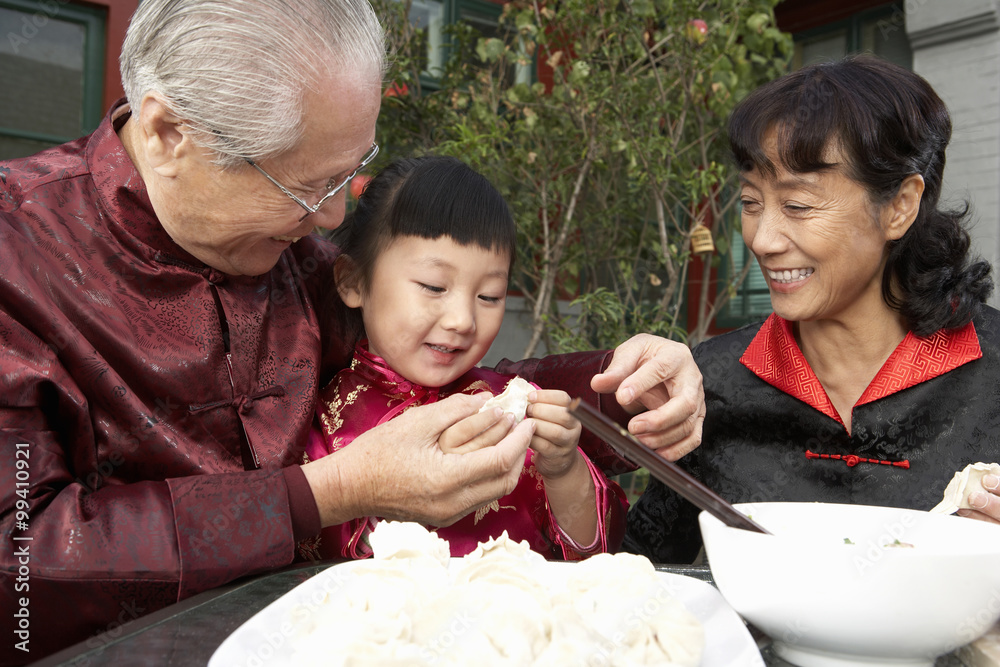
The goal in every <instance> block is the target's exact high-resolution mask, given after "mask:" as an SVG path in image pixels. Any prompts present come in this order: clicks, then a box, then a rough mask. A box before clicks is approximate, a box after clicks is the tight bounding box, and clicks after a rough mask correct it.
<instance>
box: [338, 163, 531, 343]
mask: <svg viewBox="0 0 1000 667" xmlns="http://www.w3.org/2000/svg"><path fill="white" fill-rule="evenodd" d="M402 236H417V237H420V238H426V239H437V238H441V237H447V238H450V239H451V240H453V241H454V242H455V243H457V244H459V245H462V246H478V247H480V248H483V249H484V250H492V251H493V252H496V253H497V254H501V255H502V254H506V255H507V256H508V257H509V258H510V266H511V267H513V264H514V257H515V254H516V251H517V227H516V226H515V223H514V217H513V215H512V214H511V211H510V207H509V206H508V205H507V202H506V200H505V199H504V198H503V195H501V194H500V192H499V191H498V190H497V189H496V188H495V187H493V184H492V183H490V181H489V179H487V178H486V177H485V176H483V175H482V174H480V173H478V172H477V171H475V170H474V169H472V168H471V167H470V166H469V165H467V164H465V163H464V162H462V161H461V160H459V159H457V158H453V157H448V156H440V155H425V156H422V157H416V158H403V159H399V160H396V161H394V162H392V163H391V164H389V165H388V166H386V167H385V168H384V169H383V170H382V171H381V172H379V173H378V175H377V176H375V177H374V178H373V179H372V180H371V181H369V183H368V185H367V186H365V189H364V191H363V192H362V194H361V196H360V197H359V198H358V202H357V206H356V207H355V209H354V211H352V212H351V213H350V214H349V215H348V216H347V218H346V219H345V220H344V223H343V224H342V225H341V226H340V227H338V228H337V230H336V231H335V232H334V234H333V240H334V242H335V243H336V244H337V245H338V246H339V247H340V251H341V253H342V254H343V255H346V256H348V257H349V258H350V259H351V262H352V265H353V266H352V268H353V273H354V277H355V279H356V280H358V283H359V285H360V286H361V287H362V289H368V288H369V286H370V285H371V279H372V275H373V273H374V271H375V262H376V261H377V260H378V257H379V255H380V254H381V253H382V251H383V250H385V248H386V247H388V246H389V244H390V243H392V241H393V240H395V239H396V238H399V237H402ZM332 291H333V292H334V293H336V290H335V289H334V290H332ZM331 302H332V306H333V307H334V308H335V309H336V311H337V314H336V319H338V320H339V321H340V324H341V326H343V327H344V328H343V329H341V330H342V331H344V332H345V335H347V336H350V337H353V338H354V340H357V339H358V338H360V336H361V335H363V327H362V324H361V314H360V312H359V311H358V310H357V309H353V308H348V307H347V306H345V305H344V304H343V302H341V301H340V298H339V295H337V296H332V298H328V299H327V303H331ZM327 316H329V313H328V314H327Z"/></svg>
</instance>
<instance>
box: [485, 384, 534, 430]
mask: <svg viewBox="0 0 1000 667" xmlns="http://www.w3.org/2000/svg"><path fill="white" fill-rule="evenodd" d="M534 390H535V387H534V386H532V384H531V383H530V382H528V381H527V380H525V379H524V378H519V377H515V378H514V379H513V380H511V381H510V382H508V383H507V387H506V388H505V389H504V390H503V393H502V394H497V395H496V396H494V397H493V398H491V399H490V400H488V401H486V404H485V405H483V407H481V408H479V411H480V412H482V411H483V410H489V409H491V408H495V407H497V406H499V407H501V408H503V411H504V412H509V413H511V414H512V415H514V421H515V423H518V422H521V421H522V420H523V419H524V414H525V412H527V410H528V394H530V393H531V392H533V391H534Z"/></svg>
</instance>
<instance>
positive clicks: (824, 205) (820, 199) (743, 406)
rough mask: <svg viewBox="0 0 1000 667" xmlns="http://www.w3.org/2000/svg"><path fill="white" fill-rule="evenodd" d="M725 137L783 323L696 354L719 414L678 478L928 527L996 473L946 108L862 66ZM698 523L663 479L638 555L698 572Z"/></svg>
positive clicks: (631, 543) (992, 394)
mask: <svg viewBox="0 0 1000 667" xmlns="http://www.w3.org/2000/svg"><path fill="white" fill-rule="evenodd" d="M729 131H730V141H731V145H732V151H733V154H734V157H735V159H736V162H737V164H738V165H739V168H740V172H741V173H740V180H741V184H742V193H741V199H742V208H743V213H742V222H743V239H744V241H745V242H746V244H747V246H748V247H749V248H750V250H751V251H752V252H753V254H754V256H755V257H756V258H757V261H758V263H759V264H760V267H761V271H762V272H763V274H764V278H765V280H766V281H767V285H768V289H769V290H770V294H771V302H772V305H773V308H774V313H773V314H772V315H771V316H770V317H768V318H767V320H766V321H764V322H763V323H758V324H754V325H750V326H746V327H743V328H742V329H739V330H737V331H733V332H731V333H728V334H725V335H722V336H718V337H716V338H714V339H712V340H709V341H707V342H706V343H704V344H702V345H700V346H699V347H698V348H697V349H696V350H695V359H696V361H697V362H698V365H699V367H700V368H701V371H702V373H703V375H704V382H705V394H706V403H707V408H708V415H707V417H706V422H705V431H704V439H703V445H702V447H701V448H700V449H698V450H697V451H696V452H695V453H693V454H692V455H691V456H689V457H688V458H687V459H685V460H684V461H685V464H686V465H687V466H688V467H689V468H690V469H691V470H692V471H694V472H695V474H697V475H698V476H700V478H701V479H702V480H704V481H705V482H706V483H707V484H708V485H709V486H711V487H712V488H714V489H715V490H716V491H718V492H719V493H720V494H721V495H722V496H724V497H725V498H726V499H728V500H729V501H731V502H749V501H825V502H842V503H863V504H874V505H889V506H900V507H911V508H916V509H930V508H931V507H932V506H934V505H935V504H936V503H937V502H938V501H940V500H941V495H942V491H943V489H944V487H945V485H946V483H947V481H948V480H949V479H950V477H951V476H952V474H953V473H954V472H955V471H956V470H959V469H961V468H963V467H964V466H965V465H967V464H969V463H972V462H975V461H994V460H1000V315H998V313H997V311H996V310H994V309H992V308H989V307H987V306H985V305H983V302H984V301H985V299H986V298H987V297H988V296H989V294H990V292H991V290H992V281H991V279H990V276H989V273H990V268H989V265H988V264H987V263H986V262H983V261H975V260H972V259H970V257H969V236H968V234H967V233H966V231H965V230H964V229H963V227H962V224H961V223H962V219H963V218H964V217H965V212H964V211H962V212H957V213H954V212H946V211H942V210H939V208H938V198H939V195H940V192H941V182H942V178H943V172H944V164H945V148H946V146H947V144H948V140H949V138H950V135H951V121H950V119H949V116H948V112H947V110H946V108H945V106H944V104H943V102H942V101H941V100H940V98H939V97H938V96H937V95H936V94H935V93H934V91H933V90H932V89H931V87H930V86H929V85H928V84H927V82H926V81H924V80H923V79H921V78H920V77H919V76H917V75H916V74H914V73H912V72H909V71H907V70H904V69H902V68H899V67H896V66H894V65H892V64H889V63H887V62H884V61H881V60H879V59H877V58H875V57H872V56H859V57H854V58H849V59H846V60H843V61H841V62H837V63H831V64H822V65H816V66H812V67H807V68H805V69H802V70H799V71H797V72H795V73H792V74H789V75H787V76H785V77H783V78H781V79H778V80H776V81H774V82H771V83H770V84H767V85H765V86H763V87H761V88H760V89H758V90H756V91H755V92H754V93H752V94H751V95H750V96H749V97H748V98H747V99H746V100H744V101H743V102H742V103H741V104H740V105H739V106H738V108H737V109H736V110H735V111H734V113H733V116H732V118H731V120H730V125H729ZM997 482H998V480H996V479H995V478H988V479H987V480H986V484H985V486H986V487H987V488H993V487H994V486H996V484H997ZM973 501H974V502H975V503H978V505H977V506H981V507H982V508H983V509H984V511H985V513H977V514H979V515H980V518H986V517H987V516H992V517H994V518H997V517H1000V513H997V512H996V511H995V510H994V509H993V508H995V507H997V506H1000V498H998V497H995V496H991V494H982V496H978V497H974V498H973ZM987 503H989V506H988V507H987ZM966 513H968V512H966ZM694 515H695V510H694V508H693V507H692V506H691V505H690V504H688V503H687V502H685V501H682V500H680V499H679V498H678V497H677V496H676V494H674V493H673V492H672V491H670V490H669V489H667V488H665V487H664V486H663V485H661V484H659V483H657V482H655V481H654V482H652V483H651V484H650V487H649V489H648V490H647V491H646V493H645V495H644V496H643V497H642V498H641V500H640V501H639V503H638V504H637V505H636V506H635V507H634V508H633V509H632V510H631V512H630V514H629V526H628V535H627V538H626V544H625V548H626V549H629V550H633V551H637V552H640V553H645V554H647V555H648V556H650V557H651V558H654V559H655V560H659V561H664V562H671V561H672V562H681V561H687V560H690V559H691V558H692V557H693V556H694V555H695V554H696V552H697V548H698V546H699V544H700V537H699V532H698V528H697V525H696V523H695V521H694Z"/></svg>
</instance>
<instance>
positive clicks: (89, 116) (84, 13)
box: [0, 0, 107, 145]
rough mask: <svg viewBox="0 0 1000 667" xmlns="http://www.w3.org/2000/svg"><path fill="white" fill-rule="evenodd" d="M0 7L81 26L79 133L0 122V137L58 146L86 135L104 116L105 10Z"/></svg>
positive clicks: (34, 3) (25, 2) (21, 0)
mask: <svg viewBox="0 0 1000 667" xmlns="http://www.w3.org/2000/svg"><path fill="white" fill-rule="evenodd" d="M0 7H3V8H5V9H10V10H13V11H17V12H23V13H25V14H44V15H45V16H47V17H49V18H50V19H56V20H60V21H66V22H68V23H77V24H81V25H83V26H84V43H83V71H82V78H83V95H82V98H81V112H82V113H81V116H80V132H79V133H78V134H77V135H75V136H61V135H52V134H47V133H44V132H35V131H32V130H23V129H19V128H16V127H10V126H7V125H0V136H4V137H11V138H14V139H24V140H28V141H38V142H44V143H50V144H53V145H59V144H63V143H66V142H67V141H72V140H73V139H76V138H78V137H81V136H83V135H86V134H89V133H91V132H93V131H94V130H95V129H97V126H98V125H100V123H101V119H103V118H104V111H105V110H104V65H105V62H104V58H105V48H106V44H107V12H106V10H105V9H100V8H96V7H87V6H83V5H76V4H64V5H61V6H60V7H59V9H58V11H57V12H56V13H55V14H53V13H51V12H50V11H48V10H47V8H46V7H45V6H43V3H42V2H40V1H38V0H0Z"/></svg>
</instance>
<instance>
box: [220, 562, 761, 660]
mask: <svg viewBox="0 0 1000 667" xmlns="http://www.w3.org/2000/svg"><path fill="white" fill-rule="evenodd" d="M457 560H459V559H453V561H452V562H453V563H454V562H455V561H457ZM357 563H358V561H352V562H348V563H341V564H339V565H334V566H332V567H330V568H328V569H326V570H323V571H322V572H320V573H319V574H317V575H315V576H313V577H311V578H310V579H308V580H307V581H304V582H303V583H301V584H299V585H298V586H296V587H295V588H293V589H292V590H290V591H288V592H287V593H285V595H283V596H281V597H280V598H278V599H277V600H275V601H274V602H272V603H271V604H270V605H268V606H267V607H265V608H264V609H262V610H260V611H259V612H257V614H255V615H254V616H253V617H252V618H250V620H248V621H247V622H246V623H244V624H243V625H241V626H240V627H239V628H237V629H236V631H235V632H233V634H231V635H230V636H229V637H228V638H226V640H225V641H224V642H222V644H221V645H220V646H219V648H218V649H216V651H215V653H214V654H212V658H211V660H209V662H208V667H242V666H246V667H278V666H286V665H287V666H288V667H292V666H293V665H294V666H295V667H302V666H301V665H300V664H296V663H294V662H293V661H292V654H293V652H294V649H295V646H294V644H293V642H294V636H295V634H296V633H295V626H294V624H293V620H292V619H293V618H295V613H294V612H295V611H296V610H297V609H298V611H299V612H300V611H301V608H300V606H306V607H308V608H315V607H316V606H317V605H318V604H321V603H322V600H323V599H324V598H325V596H326V595H327V594H333V595H336V594H337V591H338V590H340V589H342V587H343V584H344V582H345V578H349V577H350V574H351V572H350V570H351V568H352V567H353V566H355V565H356V564H357ZM544 565H545V567H546V568H551V569H552V572H551V574H552V576H553V579H557V578H561V577H560V575H563V574H565V572H566V571H567V570H566V568H571V567H573V564H572V563H562V562H547V563H545V564H544ZM657 575H658V576H659V577H662V578H663V583H664V586H665V587H666V588H667V590H669V591H670V593H671V594H672V595H673V596H674V597H676V598H677V599H678V600H680V601H681V602H683V603H684V605H685V606H686V607H687V608H688V610H689V611H690V612H691V613H692V614H694V616H695V617H696V618H697V619H698V620H699V621H701V623H702V625H703V626H704V629H705V653H704V656H703V659H702V663H701V665H702V667H764V660H763V658H762V657H761V655H760V651H759V650H757V645H756V644H755V643H754V641H753V639H752V638H751V636H750V633H749V631H748V630H747V628H746V625H745V624H744V623H743V621H742V619H741V618H740V617H739V616H738V615H737V614H736V612H735V611H733V609H732V607H730V606H729V605H728V604H727V603H726V601H725V599H724V598H723V597H722V595H721V594H720V593H719V592H718V591H717V590H716V589H715V588H714V587H713V586H712V585H710V584H708V583H706V582H704V581H701V580H699V579H695V578H693V577H687V576H684V575H680V574H671V573H667V572H657ZM334 631H335V628H331V636H330V650H331V651H336V650H337V641H336V638H335V637H334V636H333V633H334Z"/></svg>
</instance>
